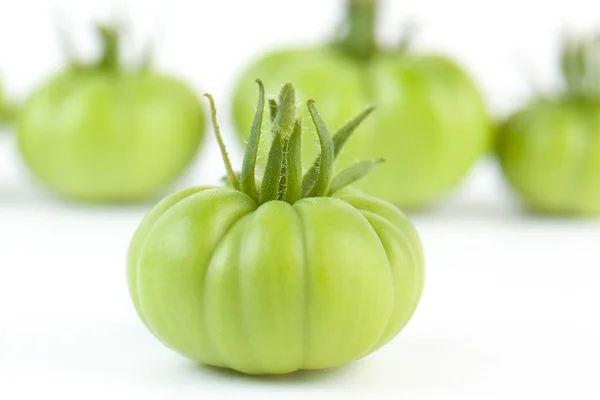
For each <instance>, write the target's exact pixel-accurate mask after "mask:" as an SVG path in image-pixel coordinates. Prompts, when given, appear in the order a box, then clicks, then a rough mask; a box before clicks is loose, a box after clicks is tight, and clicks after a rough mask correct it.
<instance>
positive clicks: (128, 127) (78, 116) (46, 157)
mask: <svg viewBox="0 0 600 400" xmlns="http://www.w3.org/2000/svg"><path fill="white" fill-rule="evenodd" d="M106 33H107V34H109V33H110V31H107V32H106ZM110 38H111V36H110V35H108V37H106V38H105V40H109V39H110ZM115 46H116V43H112V42H110V41H108V42H107V43H106V47H107V48H106V52H107V54H105V57H104V59H103V60H102V61H101V62H100V64H99V65H96V66H90V67H81V66H79V67H74V68H71V69H70V70H67V71H66V72H63V73H61V74H59V75H58V76H56V77H54V78H53V79H52V80H51V81H50V82H48V83H47V84H45V85H44V86H43V87H41V88H40V89H39V90H37V91H36V92H35V93H33V94H32V95H31V97H30V98H29V99H28V101H27V102H26V104H25V105H24V108H23V110H22V112H21V113H20V115H19V121H18V141H19V147H20V150H21V153H22V155H23V158H24V160H25V162H26V164H27V165H28V166H29V168H30V169H31V171H32V172H33V173H34V175H35V176H36V177H37V178H38V179H39V180H41V181H42V182H43V183H45V185H46V186H48V187H49V188H50V189H51V190H53V191H54V192H56V193H58V194H60V195H62V196H65V197H69V198H72V199H75V200H83V201H97V202H103V201H107V202H112V201H132V200H138V199H143V198H145V197H148V196H151V195H154V194H156V193H157V192H158V191H160V190H161V189H163V188H164V187H165V186H167V185H168V184H170V183H171V182H172V181H173V180H174V179H175V178H176V177H177V176H178V175H179V174H180V173H181V172H182V171H183V169H184V168H185V167H186V166H187V165H188V164H189V163H190V162H191V160H192V159H193V157H194V155H195V154H196V151H197V149H198V146H199V145H200V143H201V140H202V138H203V135H204V125H205V123H204V116H203V110H202V107H201V105H200V104H199V101H198V99H197V98H196V96H195V95H194V94H193V93H192V91H191V90H190V89H188V88H187V87H186V86H184V85H183V84H181V83H179V82H177V81H175V80H174V79H171V78H169V77H165V76H161V75H158V74H155V73H153V72H150V71H147V70H143V71H131V72H130V71H123V70H122V69H120V68H119V67H118V66H117V61H116V53H114V54H113V53H111V51H114V50H115V48H114V47H115ZM111 57H112V58H111Z"/></svg>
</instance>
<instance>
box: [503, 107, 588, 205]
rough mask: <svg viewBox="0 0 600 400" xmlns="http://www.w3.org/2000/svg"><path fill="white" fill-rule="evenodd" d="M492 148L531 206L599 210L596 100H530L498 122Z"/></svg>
mask: <svg viewBox="0 0 600 400" xmlns="http://www.w3.org/2000/svg"><path fill="white" fill-rule="evenodd" d="M497 152H498V157H499V160H500V165H501V166H502V170H503V172H504V175H505V177H506V179H507V181H508V182H509V183H510V185H511V186H512V187H513V189H514V190H515V191H516V192H517V193H518V194H519V195H520V197H521V198H522V199H523V200H524V201H525V203H526V204H527V205H528V206H529V207H530V208H531V209H533V210H537V211H540V212H544V213H555V214H573V215H600V102H595V103H594V102H582V101H571V100H554V101H538V102H535V103H534V104H532V105H530V106H529V107H528V108H526V109H524V110H521V111H519V112H517V113H515V114H514V115H512V116H511V117H510V118H509V119H508V120H507V121H506V123H505V124H504V125H503V126H502V127H501V129H500V132H499V135H498V143H497Z"/></svg>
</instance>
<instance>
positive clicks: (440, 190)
mask: <svg viewBox="0 0 600 400" xmlns="http://www.w3.org/2000/svg"><path fill="white" fill-rule="evenodd" d="M348 1H349V17H348V24H349V26H350V29H349V32H348V35H347V37H346V38H345V39H343V40H342V41H341V42H338V43H336V44H335V45H331V46H326V47H322V48H316V49H292V50H283V51H277V52H275V53H272V54H269V55H267V56H266V57H264V58H262V59H260V60H258V61H257V62H256V63H255V64H254V65H253V66H251V67H250V69H249V70H248V71H247V72H245V73H244V74H243V75H242V77H241V78H240V81H239V82H240V83H239V85H238V86H237V89H236V92H235V98H234V102H233V116H234V118H235V123H236V125H237V127H238V131H239V133H240V135H241V137H242V139H246V138H247V135H248V130H247V127H248V126H249V123H250V121H251V120H252V115H253V107H254V103H253V102H252V101H251V100H250V99H251V97H250V96H249V94H250V93H251V91H252V90H253V87H252V82H253V80H254V79H255V78H256V77H264V81H265V85H266V88H267V92H268V93H276V91H277V90H278V88H279V86H280V85H281V84H282V83H283V82H287V81H292V82H294V84H295V85H296V87H297V89H298V91H299V93H300V94H301V95H302V94H310V95H311V96H312V98H313V99H314V100H315V101H317V102H319V104H322V105H323V106H322V107H321V111H322V113H323V116H324V119H325V121H326V122H327V123H328V124H329V125H331V126H333V127H335V128H337V127H339V126H341V125H342V124H344V123H345V122H346V118H347V116H348V115H354V114H356V113H357V112H358V111H360V110H361V109H362V107H363V106H364V104H373V105H374V106H375V108H376V110H375V112H374V113H373V115H372V117H371V119H370V120H368V122H367V123H365V125H364V128H363V129H364V130H365V131H368V134H365V135H357V138H356V139H355V140H354V141H353V142H352V143H350V144H348V146H347V147H345V150H344V152H343V153H342V154H340V157H339V163H338V165H337V166H338V167H339V168H344V167H346V166H348V165H349V164H350V163H352V162H354V161H355V160H356V159H361V158H372V157H382V158H384V159H385V160H386V162H385V164H383V165H382V166H381V167H379V168H378V169H377V170H376V171H375V172H374V173H373V174H372V175H370V176H369V177H367V178H366V179H364V180H363V181H361V182H360V183H358V184H357V187H358V188H360V189H362V190H364V191H365V192H367V193H369V194H371V195H374V196H377V197H381V198H383V199H386V200H388V201H390V202H392V203H394V204H396V205H399V206H402V207H407V208H419V207H423V206H425V205H428V203H430V202H432V201H433V200H435V199H437V198H438V197H440V196H442V195H443V194H445V193H446V192H447V191H449V190H450V189H451V188H452V187H454V186H455V185H456V184H457V183H458V182H459V181H460V180H461V178H463V177H464V176H465V174H466V173H467V172H468V171H469V169H470V167H471V166H472V165H473V163H474V162H475V160H477V158H478V157H479V156H480V155H481V154H482V153H483V152H484V151H485V150H486V149H487V147H488V144H489V120H488V115H487V113H486V108H485V105H484V102H483V100H482V98H481V95H480V93H479V92H478V90H477V88H476V87H475V85H474V84H473V82H472V81H471V79H470V78H469V77H468V76H467V75H466V74H465V72H464V71H463V70H462V69H461V68H460V67H459V66H457V65H456V64H455V63H454V62H452V61H450V60H449V59H447V58H444V57H440V56H422V55H416V54H412V53H411V52H410V51H409V50H408V49H406V47H407V46H406V43H405V44H404V45H403V46H402V47H403V48H402V49H399V50H398V51H378V50H377V49H376V47H375V41H374V39H373V37H374V35H373V25H374V22H373V19H374V13H375V1H372V0H367V1H364V0H362V1H358V0H348ZM302 116H303V117H304V118H305V119H308V118H307V115H306V114H303V115H302ZM265 139H266V140H268V139H269V138H265ZM314 142H315V141H314V138H311V137H307V138H306V139H305V142H304V143H303V148H304V149H305V150H306V153H305V154H306V155H307V158H306V159H305V161H310V160H312V157H313V156H314V155H315V154H316V150H315V149H316V145H315V143H314ZM267 148H268V145H264V147H263V153H264V152H265V151H266V149H267ZM261 160H262V162H263V163H264V161H265V160H266V156H265V155H264V154H263V155H262V157H260V158H259V162H261Z"/></svg>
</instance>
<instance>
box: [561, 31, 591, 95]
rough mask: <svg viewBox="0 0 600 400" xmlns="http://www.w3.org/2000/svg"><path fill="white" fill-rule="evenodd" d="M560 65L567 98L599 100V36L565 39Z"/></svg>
mask: <svg viewBox="0 0 600 400" xmlns="http://www.w3.org/2000/svg"><path fill="white" fill-rule="evenodd" d="M560 64H561V70H562V75H563V79H564V83H565V87H566V91H567V96H568V97H572V98H579V99H586V100H599V99H600V34H597V35H595V36H593V37H591V38H574V37H567V38H565V39H564V40H563V43H562V49H561V52H560Z"/></svg>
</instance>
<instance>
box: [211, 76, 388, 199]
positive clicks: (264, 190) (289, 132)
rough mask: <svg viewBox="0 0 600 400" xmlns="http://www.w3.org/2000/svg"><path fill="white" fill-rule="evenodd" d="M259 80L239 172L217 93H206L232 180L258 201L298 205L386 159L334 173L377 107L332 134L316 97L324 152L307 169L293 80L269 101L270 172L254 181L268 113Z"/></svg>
mask: <svg viewBox="0 0 600 400" xmlns="http://www.w3.org/2000/svg"><path fill="white" fill-rule="evenodd" d="M256 82H257V84H258V92H259V94H258V106H257V108H256V114H255V116H254V121H253V123H252V128H251V131H250V136H249V138H248V144H247V146H246V152H245V154H244V162H243V165H242V171H241V173H240V174H239V179H238V174H236V173H235V172H234V170H233V168H232V166H231V162H230V160H229V156H228V155H227V150H226V148H225V145H224V143H223V139H222V138H221V132H220V129H219V125H218V123H217V117H216V115H217V111H216V108H215V104H214V101H213V99H212V96H211V95H209V94H205V96H206V97H207V98H208V99H209V103H210V107H211V110H212V122H213V127H214V132H215V136H216V139H217V143H218V144H219V148H220V150H221V155H222V156H223V162H224V164H225V169H226V170H227V180H228V183H229V184H230V185H231V186H232V187H233V188H234V189H236V190H239V191H241V192H243V193H245V194H246V195H248V196H249V197H251V198H252V199H254V200H255V201H256V202H257V203H258V204H264V203H266V202H268V201H274V200H280V201H285V202H287V203H290V204H293V203H295V202H296V201H298V200H300V199H302V198H306V197H325V196H330V195H332V194H333V193H335V192H336V191H338V190H340V189H342V188H344V187H346V186H349V185H351V184H352V183H354V182H356V181H357V180H359V179H361V178H363V177H364V176H366V175H367V174H368V173H370V172H371V171H372V170H373V168H375V167H376V166H377V165H378V164H379V163H380V162H381V161H382V160H372V161H362V162H358V163H356V164H354V165H352V166H350V167H349V168H347V169H345V170H344V171H342V172H340V173H339V175H337V176H336V177H335V178H334V177H333V169H334V160H335V157H336V156H337V155H338V154H339V152H340V150H341V149H342V147H343V145H344V143H346V141H347V140H348V138H349V137H350V136H351V135H352V133H354V132H355V131H356V128H358V126H359V125H360V124H361V123H362V121H364V120H365V118H367V116H368V115H369V114H371V112H372V111H373V107H369V108H367V109H366V110H365V111H363V112H362V113H360V114H359V115H358V116H357V117H355V118H354V119H352V120H350V121H349V122H348V123H346V125H344V126H343V127H342V128H341V129H340V130H339V131H338V132H337V133H336V134H335V135H334V136H333V137H332V136H331V134H330V132H329V129H328V128H327V126H326V125H325V123H324V122H323V119H322V118H321V116H320V114H319V112H318V110H317V107H316V105H315V102H314V101H313V100H309V101H308V102H307V107H308V111H309V113H310V116H311V119H312V122H313V124H314V125H315V128H316V130H317V136H318V137H319V144H320V146H321V154H320V155H319V156H318V157H317V158H316V160H315V161H314V163H313V164H312V166H311V168H310V169H309V170H308V171H307V172H306V173H305V174H304V175H303V174H302V151H301V145H302V119H301V118H300V117H296V94H295V92H296V91H295V89H294V87H293V86H292V85H291V84H290V83H286V84H285V85H284V86H283V87H282V89H281V92H280V94H279V99H278V101H275V100H270V101H269V102H268V106H269V110H270V114H271V115H270V117H271V121H272V124H271V135H272V136H273V141H272V143H271V148H270V150H269V156H268V160H267V165H266V167H265V172H264V175H263V178H262V182H261V184H260V188H259V187H258V186H257V183H256V180H255V172H256V158H257V155H258V146H259V142H260V134H261V127H262V121H263V113H264V108H265V89H264V86H263V84H262V82H261V81H260V80H257V81H256Z"/></svg>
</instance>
